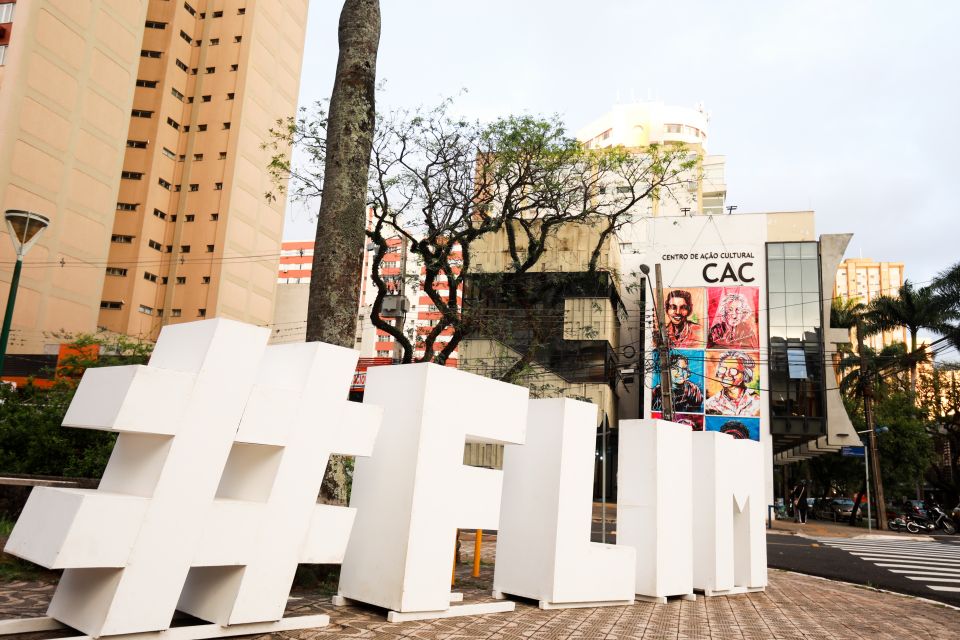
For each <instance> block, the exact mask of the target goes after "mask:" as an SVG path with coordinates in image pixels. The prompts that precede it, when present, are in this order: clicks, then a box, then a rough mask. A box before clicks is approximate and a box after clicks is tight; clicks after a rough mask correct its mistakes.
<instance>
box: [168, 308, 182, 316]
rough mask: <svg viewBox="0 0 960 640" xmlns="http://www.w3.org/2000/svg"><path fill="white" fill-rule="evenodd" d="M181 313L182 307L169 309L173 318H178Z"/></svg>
mask: <svg viewBox="0 0 960 640" xmlns="http://www.w3.org/2000/svg"><path fill="white" fill-rule="evenodd" d="M182 314H183V310H182V309H170V316H171V317H174V318H179V317H180V316H181V315H182Z"/></svg>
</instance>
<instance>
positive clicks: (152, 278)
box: [143, 271, 157, 282]
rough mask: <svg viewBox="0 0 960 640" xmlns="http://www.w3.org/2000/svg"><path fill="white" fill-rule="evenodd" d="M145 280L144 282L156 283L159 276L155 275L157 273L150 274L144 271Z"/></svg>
mask: <svg viewBox="0 0 960 640" xmlns="http://www.w3.org/2000/svg"><path fill="white" fill-rule="evenodd" d="M143 279H144V280H149V281H150V282H156V281H157V274H155V273H150V272H149V271H144V272H143Z"/></svg>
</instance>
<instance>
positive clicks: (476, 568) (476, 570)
mask: <svg viewBox="0 0 960 640" xmlns="http://www.w3.org/2000/svg"><path fill="white" fill-rule="evenodd" d="M482 542H483V529H477V538H476V540H474V543H473V577H474V578H479V577H480V545H481V543H482Z"/></svg>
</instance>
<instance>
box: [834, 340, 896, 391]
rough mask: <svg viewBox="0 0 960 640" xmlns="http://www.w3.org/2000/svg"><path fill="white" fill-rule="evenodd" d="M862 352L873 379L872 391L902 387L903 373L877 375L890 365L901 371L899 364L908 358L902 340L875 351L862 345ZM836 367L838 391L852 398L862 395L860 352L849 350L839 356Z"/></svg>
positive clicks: (868, 371)
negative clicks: (838, 383) (838, 376)
mask: <svg viewBox="0 0 960 640" xmlns="http://www.w3.org/2000/svg"><path fill="white" fill-rule="evenodd" d="M863 353H864V356H865V360H866V362H867V367H866V370H867V375H868V376H870V377H871V378H872V379H873V381H874V385H875V388H874V392H875V393H878V394H880V395H884V394H886V393H887V392H888V391H891V390H897V389H902V388H903V386H904V382H905V381H904V380H903V374H902V373H897V374H896V375H892V376H891V375H878V374H879V372H880V371H881V370H887V369H889V368H890V367H891V366H893V367H896V368H895V369H894V371H897V370H899V371H902V368H901V365H902V363H904V362H905V361H907V359H908V354H907V347H906V345H905V344H903V343H902V342H894V343H893V344H890V345H887V346H885V347H884V348H883V349H881V350H880V353H877V352H876V351H874V350H873V349H871V348H870V347H867V346H864V348H863ZM837 369H838V370H839V371H840V372H841V378H840V391H842V392H843V393H844V395H846V396H848V397H852V398H862V397H863V383H864V381H865V380H864V378H863V377H862V376H861V371H860V354H859V353H854V352H849V353H846V354H845V355H843V357H841V358H840V362H839V363H838V364H837Z"/></svg>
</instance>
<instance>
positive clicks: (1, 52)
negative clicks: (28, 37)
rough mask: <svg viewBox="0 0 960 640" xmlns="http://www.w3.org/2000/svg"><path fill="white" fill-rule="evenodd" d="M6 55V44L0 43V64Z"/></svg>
mask: <svg viewBox="0 0 960 640" xmlns="http://www.w3.org/2000/svg"><path fill="white" fill-rule="evenodd" d="M6 57H7V45H5V44H0V65H2V64H3V61H4V60H5V59H6Z"/></svg>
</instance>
